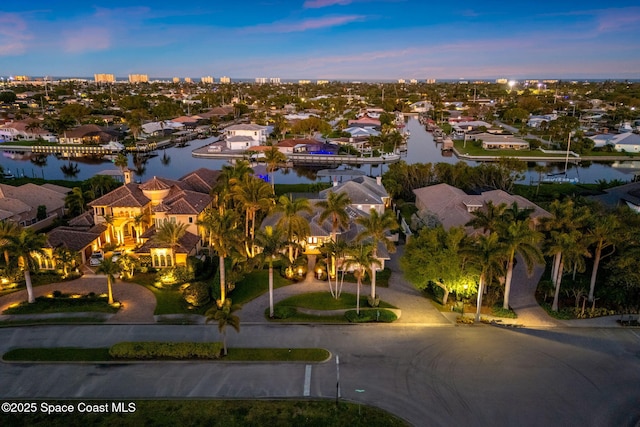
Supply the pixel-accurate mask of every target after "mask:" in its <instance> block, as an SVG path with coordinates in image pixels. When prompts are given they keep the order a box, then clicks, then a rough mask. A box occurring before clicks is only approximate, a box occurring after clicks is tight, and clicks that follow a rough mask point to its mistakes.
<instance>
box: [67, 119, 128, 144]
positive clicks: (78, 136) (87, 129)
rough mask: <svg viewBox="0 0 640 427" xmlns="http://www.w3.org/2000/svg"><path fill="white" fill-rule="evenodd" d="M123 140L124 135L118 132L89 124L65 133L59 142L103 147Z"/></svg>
mask: <svg viewBox="0 0 640 427" xmlns="http://www.w3.org/2000/svg"><path fill="white" fill-rule="evenodd" d="M121 138H122V134H121V133H120V132H118V131H115V130H113V129H107V128H103V127H102V126H98V125H94V124H89V125H82V126H78V127H77V128H75V129H71V130H68V131H65V132H64V134H63V135H60V137H59V138H58V141H59V142H60V144H89V145H103V144H109V143H110V142H118V140H119V139H121Z"/></svg>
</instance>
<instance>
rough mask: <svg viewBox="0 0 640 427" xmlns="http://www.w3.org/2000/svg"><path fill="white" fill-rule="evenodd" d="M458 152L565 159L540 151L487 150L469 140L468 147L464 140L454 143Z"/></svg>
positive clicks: (471, 154) (558, 155) (562, 155)
mask: <svg viewBox="0 0 640 427" xmlns="http://www.w3.org/2000/svg"><path fill="white" fill-rule="evenodd" d="M453 144H454V146H455V147H456V150H458V152H459V153H460V154H466V155H469V156H503V157H533V156H535V157H565V156H566V155H565V154H564V153H562V154H550V153H543V152H542V151H540V150H485V149H484V148H482V147H476V146H474V145H473V141H469V140H467V143H466V145H465V144H464V141H463V140H455V141H453Z"/></svg>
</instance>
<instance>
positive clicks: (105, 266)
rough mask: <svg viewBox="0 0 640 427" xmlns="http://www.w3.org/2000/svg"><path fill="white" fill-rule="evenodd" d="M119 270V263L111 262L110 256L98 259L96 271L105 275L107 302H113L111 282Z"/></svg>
mask: <svg viewBox="0 0 640 427" xmlns="http://www.w3.org/2000/svg"><path fill="white" fill-rule="evenodd" d="M119 272H120V265H119V264H118V263H116V262H113V261H112V259H111V258H105V259H103V260H102V261H100V264H99V265H98V268H97V269H96V273H102V274H104V275H105V276H107V292H108V295H109V304H113V283H114V281H115V280H116V277H115V275H116V274H118V273H119Z"/></svg>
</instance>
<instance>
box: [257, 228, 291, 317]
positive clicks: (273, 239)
mask: <svg viewBox="0 0 640 427" xmlns="http://www.w3.org/2000/svg"><path fill="white" fill-rule="evenodd" d="M256 244H257V245H258V246H260V247H261V248H262V252H261V258H262V261H263V262H266V263H267V264H268V265H269V317H273V262H274V261H275V260H277V259H278V258H281V257H282V250H283V249H284V248H285V247H286V246H287V242H286V240H285V234H284V231H283V230H282V229H281V228H279V227H276V228H273V227H271V226H270V225H267V226H266V227H265V228H264V230H259V231H258V234H257V236H256Z"/></svg>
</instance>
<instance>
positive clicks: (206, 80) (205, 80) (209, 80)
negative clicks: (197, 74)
mask: <svg viewBox="0 0 640 427" xmlns="http://www.w3.org/2000/svg"><path fill="white" fill-rule="evenodd" d="M200 82H201V83H205V84H213V77H211V76H206V77H202V78H200Z"/></svg>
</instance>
